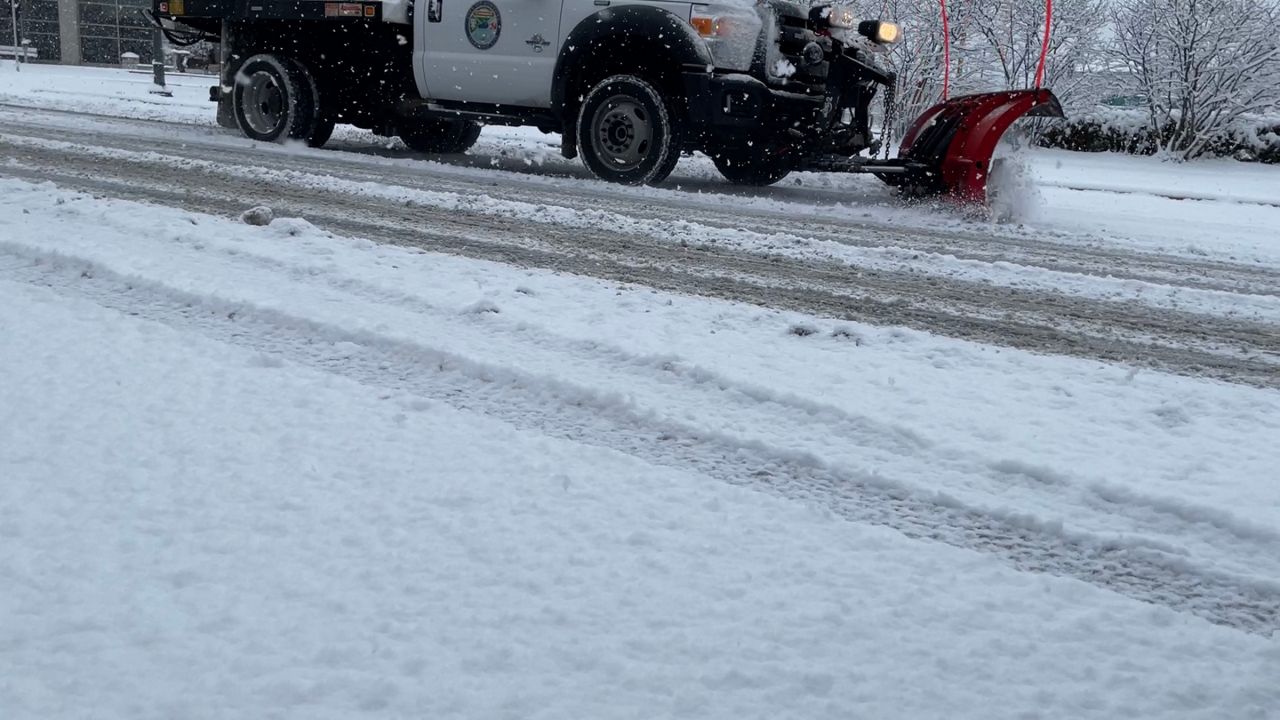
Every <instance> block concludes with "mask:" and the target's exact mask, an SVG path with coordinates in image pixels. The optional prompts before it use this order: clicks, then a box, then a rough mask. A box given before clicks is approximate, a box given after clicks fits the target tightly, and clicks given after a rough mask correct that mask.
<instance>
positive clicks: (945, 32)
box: [938, 0, 951, 100]
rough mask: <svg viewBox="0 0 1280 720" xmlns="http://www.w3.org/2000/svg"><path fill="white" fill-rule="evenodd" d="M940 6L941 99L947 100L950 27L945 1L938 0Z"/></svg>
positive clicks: (949, 72) (949, 77)
mask: <svg viewBox="0 0 1280 720" xmlns="http://www.w3.org/2000/svg"><path fill="white" fill-rule="evenodd" d="M938 4H939V5H940V6H942V99H943V100H946V99H947V92H948V90H949V89H950V87H951V27H950V25H948V24H947V0H938Z"/></svg>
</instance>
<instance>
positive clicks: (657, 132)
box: [577, 75, 680, 185]
mask: <svg viewBox="0 0 1280 720" xmlns="http://www.w3.org/2000/svg"><path fill="white" fill-rule="evenodd" d="M679 133H680V128H679V126H678V125H677V123H676V121H675V116H674V114H673V113H672V112H671V103H670V102H669V101H668V100H667V99H666V98H664V97H663V95H662V93H661V92H659V91H658V89H657V88H655V87H654V86H652V85H650V84H649V83H647V82H645V81H644V80H642V79H640V78H638V77H635V76H634V75H614V76H613V77H610V78H606V79H604V80H602V81H601V82H600V83H598V84H597V85H596V86H595V87H594V88H592V89H591V92H589V93H587V97H586V99H585V100H583V102H582V108H581V109H580V110H579V111H578V122H577V134H578V153H579V154H580V155H582V162H583V163H584V164H585V165H586V166H587V169H588V170H590V171H591V174H592V175H595V176H596V177H598V178H600V179H601V180H607V181H609V182H616V183H622V184H624V185H645V184H650V185H651V184H654V183H659V182H662V181H663V180H665V179H666V178H667V176H668V175H670V174H671V171H672V170H674V169H675V167H676V163H677V162H679V160H680V142H679V137H680V136H679Z"/></svg>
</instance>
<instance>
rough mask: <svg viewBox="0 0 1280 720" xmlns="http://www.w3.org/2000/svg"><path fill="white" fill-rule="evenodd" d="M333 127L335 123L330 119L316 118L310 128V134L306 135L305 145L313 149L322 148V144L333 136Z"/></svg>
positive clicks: (324, 117)
mask: <svg viewBox="0 0 1280 720" xmlns="http://www.w3.org/2000/svg"><path fill="white" fill-rule="evenodd" d="M335 125H337V122H335V121H334V119H333V118H331V117H326V116H321V117H317V118H316V122H315V124H314V125H312V126H311V133H310V134H309V135H307V144H308V145H310V146H311V147H313V148H318V147H324V144H325V143H327V142H329V138H330V137H332V136H333V128H334V126H335Z"/></svg>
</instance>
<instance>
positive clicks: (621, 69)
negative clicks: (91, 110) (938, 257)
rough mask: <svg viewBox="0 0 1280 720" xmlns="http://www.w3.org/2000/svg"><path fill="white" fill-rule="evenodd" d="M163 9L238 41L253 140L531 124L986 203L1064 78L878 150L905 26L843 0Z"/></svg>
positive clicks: (671, 163)
mask: <svg viewBox="0 0 1280 720" xmlns="http://www.w3.org/2000/svg"><path fill="white" fill-rule="evenodd" d="M151 16H152V20H153V21H154V22H156V23H157V24H158V25H160V26H161V28H162V29H163V30H164V31H165V33H166V35H167V36H168V38H169V40H170V42H171V43H174V44H178V45H184V44H191V43H194V42H199V41H202V40H203V41H216V42H218V43H219V44H220V48H221V59H222V69H221V77H220V83H219V85H218V86H216V87H214V88H211V98H210V99H211V100H214V101H216V102H217V103H218V117H219V122H220V123H221V124H223V125H224V126H228V127H235V128H238V129H239V130H240V132H242V133H243V134H244V135H245V136H247V137H249V138H253V139H255V140H260V141H284V140H296V141H301V142H306V143H308V144H310V145H312V146H321V145H323V144H324V143H325V142H326V141H327V140H328V139H329V136H330V133H332V131H333V128H334V125H335V124H336V123H346V124H351V125H355V126H357V127H361V128H365V129H368V130H371V131H373V132H375V133H377V134H380V135H385V136H398V137H400V138H401V139H402V140H403V141H404V143H405V144H406V145H407V146H408V147H410V148H411V149H414V150H417V151H421V152H425V153H459V152H464V151H465V150H467V149H468V148H469V147H470V146H471V145H472V144H473V143H474V142H475V141H476V138H477V137H478V135H479V133H480V129H481V127H482V126H483V125H486V124H504V125H529V126H535V127H537V128H540V129H541V130H543V131H544V132H548V133H559V134H560V136H561V138H562V142H561V151H562V153H563V154H564V156H565V157H567V158H574V157H581V158H582V161H583V163H584V164H585V165H586V167H587V168H588V169H589V170H590V172H591V173H592V174H594V175H595V176H596V177H599V178H601V179H604V180H608V181H612V182H617V183H625V184H652V183H657V182H660V181H662V180H663V179H664V178H666V177H667V175H668V174H669V173H670V172H671V171H672V169H673V168H674V167H675V166H676V163H677V162H678V161H679V159H680V157H681V155H682V154H683V153H688V152H692V151H701V152H703V153H705V154H706V155H708V156H710V157H711V158H712V159H713V160H714V162H715V165H716V167H717V168H718V169H719V171H720V173H721V174H722V175H724V177H725V178H727V179H728V180H729V181H730V182H733V183H740V184H748V185H767V184H770V183H774V182H777V181H778V180H780V179H782V178H783V177H784V176H786V175H787V174H788V173H789V172H792V171H794V170H807V171H827V172H857V173H873V174H875V175H876V176H878V177H880V178H881V179H882V180H884V181H885V182H888V183H890V184H891V185H895V186H897V187H899V188H901V189H902V190H903V191H904V192H906V193H909V194H913V195H931V194H938V195H946V196H950V197H952V198H956V199H959V200H961V201H964V202H973V203H982V202H985V199H986V181H987V176H988V174H989V172H990V169H991V167H990V166H991V161H992V154H993V152H994V150H995V147H996V144H997V143H998V142H999V140H1000V137H1001V136H1002V135H1003V134H1004V132H1005V131H1006V130H1007V129H1008V128H1009V126H1010V125H1011V124H1012V123H1013V122H1014V121H1015V120H1017V119H1018V118H1021V117H1024V116H1028V115H1033V116H1041V117H1061V116H1062V108H1061V106H1060V104H1059V103H1058V100H1057V98H1055V97H1054V95H1053V93H1052V92H1050V91H1049V90H1047V89H1039V88H1037V89H1033V90H1019V91H1009V92H997V93H987V94H980V95H968V96H963V97H956V98H952V99H950V100H944V101H943V102H940V103H939V104H938V105H936V106H934V107H932V108H930V109H929V110H928V111H927V112H925V113H924V114H923V115H922V116H921V117H920V118H918V119H917V120H916V121H915V122H914V123H912V124H911V125H910V127H909V129H908V131H907V132H906V134H905V135H904V137H903V140H902V143H901V147H900V149H899V152H898V156H897V157H896V158H887V157H886V158H884V159H876V158H875V157H874V155H875V154H876V152H875V151H876V150H877V149H878V143H877V141H876V138H875V137H873V131H872V123H871V104H872V100H873V99H874V98H875V96H876V94H877V92H878V91H880V90H881V88H886V90H885V92H892V89H893V85H894V80H895V79H894V77H893V75H892V74H891V73H889V72H887V71H886V70H885V69H883V67H882V66H881V64H880V63H878V62H877V60H876V56H877V53H878V52H881V51H883V49H884V48H885V47H886V46H888V45H890V44H892V43H894V42H896V41H897V40H898V39H899V32H900V31H899V27H898V26H897V25H896V24H894V23H892V22H889V21H886V20H879V19H864V18H859V17H857V15H856V13H855V11H854V10H853V8H852V6H849V5H842V4H839V3H835V4H825V3H816V4H813V5H802V4H797V3H793V2H784V1H782V0H759V1H757V0H723V2H720V3H711V4H703V3H694V2H687V1H681V0H381V1H379V0H360V1H358V2H341V1H332V2H331V1H329V0H153V7H152V12H151ZM864 153H866V154H864Z"/></svg>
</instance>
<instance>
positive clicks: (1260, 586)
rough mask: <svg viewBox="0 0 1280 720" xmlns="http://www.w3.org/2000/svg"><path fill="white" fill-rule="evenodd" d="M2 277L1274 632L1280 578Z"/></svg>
mask: <svg viewBox="0 0 1280 720" xmlns="http://www.w3.org/2000/svg"><path fill="white" fill-rule="evenodd" d="M3 247H4V248H5V250H4V254H5V255H7V256H8V261H7V262H6V263H4V267H3V269H2V270H0V278H5V279H8V280H11V281H16V282H25V283H30V284H34V285H39V286H42V287H47V288H50V289H51V290H53V291H55V292H57V293H61V294H64V295H68V296H75V297H83V298H87V299H90V300H92V301H94V302H96V303H98V304H100V305H102V306H104V307H107V308H110V309H113V310H116V311H118V312H121V313H125V314H128V315H131V316H134V317H138V318H140V319H143V320H148V321H152V322H157V323H161V324H164V325H167V326H169V327H172V328H173V329H175V330H177V331H179V332H196V333H200V334H202V335H204V336H206V337H209V338H212V339H214V340H217V341H220V342H225V343H228V344H231V345H236V346H239V347H243V348H246V349H250V350H254V351H257V352H261V353H264V354H269V355H272V356H275V357H278V358H281V359H283V360H285V361H288V362H293V363H298V364H301V365H305V366H309V367H314V368H318V369H321V370H324V371H326V372H330V373H333V374H334V375H337V376H341V377H344V378H347V379H350V380H353V381H356V382H359V383H362V384H365V385H367V386H371V387H376V388H379V389H380V390H383V391H392V392H395V393H400V394H403V395H407V396H416V397H425V398H430V399H434V400H438V401H441V402H445V403H448V404H450V405H452V406H454V407H456V408H458V409H461V410H465V411H470V412H476V413H480V414H483V415H486V416H490V417H494V418H498V419H501V420H503V421H505V422H508V423H511V424H513V425H515V426H518V427H521V428H525V429H531V430H536V431H538V432H540V433H543V434H545V435H548V436H552V437H557V438H564V439H568V440H572V441H576V442H582V443H586V444H590V445H596V446H601V447H606V448H611V449H613V450H616V451H619V452H624V453H627V454H630V455H633V456H635V457H638V458H640V459H643V460H645V461H647V462H649V463H652V464H655V465H659V466H671V467H680V468H685V469H690V470H694V471H696V472H699V473H701V474H703V475H706V476H709V477H712V478H716V479H719V480H722V481H724V482H728V483H731V484H735V485H742V486H746V487H750V488H755V489H760V490H767V491H770V492H774V493H778V494H780V495H782V496H785V497H788V498H791V499H795V500H801V501H806V502H811V503H814V504H816V505H818V506H822V507H826V508H828V509H830V510H831V511H832V512H834V513H836V514H837V515H839V516H841V517H844V518H847V519H849V520H853V521H857V522H864V523H871V524H877V525H884V526H888V527H891V528H894V529H896V530H898V531H899V532H902V533H903V534H904V535H906V536H908V537H912V538H917V539H921V540H931V541H937V542H944V543H947V544H951V545H955V546H958V547H962V548H967V549H971V550H975V551H978V552H984V553H988V554H991V555H994V556H996V557H999V558H1001V559H1003V560H1004V561H1005V562H1008V563H1009V564H1011V565H1012V566H1014V567H1016V568H1018V569H1020V570H1024V571H1029V572H1038V573H1048V574H1053V575H1059V576H1066V577H1074V578H1077V579H1080V580H1082V581H1085V582H1088V583H1091V584H1094V585H1098V586H1100V587H1104V588H1107V589H1109V590H1112V591H1114V592H1117V593H1120V594H1124V595H1127V596H1129V597H1132V598H1135V599H1137V600H1141V601H1143V602H1149V603H1153V604H1158V605H1162V606H1165V607H1169V608H1171V609H1174V610H1177V611H1180V612H1187V613H1192V614H1195V615H1198V616H1200V617H1203V618H1205V619H1207V620H1209V621H1211V622H1214V623H1218V624H1221V625H1225V626H1229V627H1233V628H1237V629H1240V630H1244V631H1247V632H1252V633H1258V634H1263V635H1272V634H1274V633H1275V631H1276V630H1277V629H1280V586H1277V585H1276V584H1275V583H1267V582H1258V581H1251V580H1248V579H1245V578H1240V577H1236V576H1232V575H1230V574H1226V573H1221V572H1217V571H1213V570H1209V569H1204V568H1198V567H1195V566H1194V565H1192V564H1190V563H1187V562H1185V561H1182V560H1180V559H1178V558H1174V557H1169V556H1167V555H1163V554H1161V553H1159V552H1154V551H1152V550H1150V549H1145V548H1141V547H1133V546H1127V545H1123V544H1119V543H1113V542H1106V541H1098V540H1097V539H1095V538H1090V537H1088V536H1085V535H1079V534H1077V535H1071V534H1066V533H1063V532H1061V531H1060V530H1059V531H1055V530H1054V529H1053V528H1045V527H1040V526H1036V525H1035V524H1034V523H1030V522H1026V521H1019V519H1018V518H1016V517H997V516H995V515H992V514H989V513H984V512H982V511H979V510H976V509H973V508H969V507H965V506H963V505H962V504H960V503H957V502H954V501H951V500H949V499H948V498H946V497H944V496H940V495H929V496H925V495H922V494H919V493H915V492H912V491H910V490H909V489H906V488H901V487H893V486H892V485H890V484H888V483H886V482H885V481H883V480H879V479H876V478H874V477H872V476H868V475H864V474H858V473H853V472H849V471H847V470H844V469H841V468H838V467H834V466H831V465H829V464H828V463H826V462H824V461H823V460H822V459H821V458H818V457H815V456H812V455H809V454H805V453H794V452H785V451H778V450H777V449H775V448H772V447H770V446H768V445H767V444H765V443H761V442H752V441H743V440H740V439H738V438H735V437H733V436H731V435H727V434H723V433H715V432H708V431H704V430H699V429H697V428H693V427H690V426H687V425H683V424H681V423H678V422H673V421H665V420H657V419H655V418H653V417H652V416H650V415H649V414H647V413H640V412H636V411H635V410H634V409H633V408H631V407H629V406H628V405H627V404H626V403H623V402H619V401H618V399H617V398H615V397H613V396H611V395H602V394H600V393H598V392H594V391H592V390H589V389H584V388H582V387H579V386H576V385H574V384H572V383H569V382H563V381H559V380H552V379H547V378H543V377H538V376H536V375H530V374H527V373H522V372H515V371H512V370H510V369H507V368H504V367H498V366H493V365H485V364H480V363H475V362H472V361H470V360H468V359H466V358H462V357H459V356H457V355H454V354H452V353H449V352H444V351H441V350H439V349H436V348H433V347H431V346H429V345H425V344H422V343H417V342H407V341H402V340H396V339H392V338H388V337H386V336H384V335H380V334H378V333H372V332H367V331H354V330H349V329H344V328H342V327H339V326H335V325H332V324H327V323H323V322H317V321H315V320H312V319H308V318H304V317H299V316H295V315H289V314H285V313H281V312H278V311H274V310H267V309H261V308H257V307H254V306H251V305H246V304H244V303H232V302H227V301H225V300H222V299H219V298H216V297H211V296H202V295H196V294H191V293H186V292H183V291H180V290H177V289H174V288H171V287H168V286H166V285H164V284H162V283H158V282H155V281H151V280H147V279H142V278H128V277H122V276H119V275H117V274H115V273H113V272H111V271H110V270H107V269H105V268H102V267H99V266H96V265H94V264H93V263H89V262H86V261H83V260H80V259H77V258H71V257H58V256H54V255H50V254H48V253H42V252H40V251H34V250H28V249H24V248H21V247H18V246H15V245H13V244H11V243H6V244H4V246H3Z"/></svg>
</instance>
